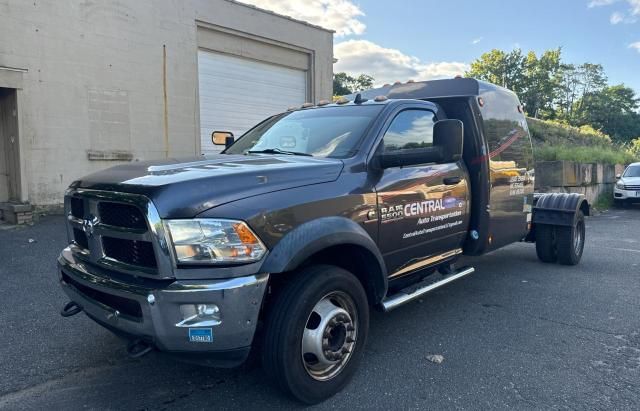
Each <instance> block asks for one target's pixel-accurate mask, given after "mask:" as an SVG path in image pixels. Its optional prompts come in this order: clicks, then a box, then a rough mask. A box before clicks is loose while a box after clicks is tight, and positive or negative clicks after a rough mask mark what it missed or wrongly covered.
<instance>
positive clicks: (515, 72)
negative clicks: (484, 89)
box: [466, 48, 640, 143]
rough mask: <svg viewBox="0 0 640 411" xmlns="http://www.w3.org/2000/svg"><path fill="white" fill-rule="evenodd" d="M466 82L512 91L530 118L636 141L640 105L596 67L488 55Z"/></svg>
mask: <svg viewBox="0 0 640 411" xmlns="http://www.w3.org/2000/svg"><path fill="white" fill-rule="evenodd" d="M466 76H467V77H474V78H477V79H479V80H485V81H489V82H491V83H494V84H498V85H501V86H503V87H506V88H509V89H511V90H513V91H515V92H516V93H517V94H518V96H519V97H520V100H521V101H522V104H523V106H524V108H525V111H526V112H527V114H528V115H529V116H530V117H534V118H538V119H542V120H555V121H559V122H561V123H565V124H569V125H572V126H576V127H581V126H591V127H593V128H594V129H596V130H600V131H602V132H603V133H605V134H608V135H609V136H611V138H612V139H613V140H615V141H617V142H621V143H626V142H630V141H631V140H633V139H634V138H636V137H639V136H640V113H639V112H638V109H639V107H640V99H639V98H637V97H636V94H635V92H634V90H633V89H631V88H629V87H626V86H625V85H624V84H616V85H610V84H609V82H608V78H607V75H606V73H605V71H604V68H603V67H602V65H601V64H594V63H584V64H579V65H576V64H568V63H565V62H563V61H562V49H561V48H557V49H553V50H547V51H545V52H544V53H542V54H541V55H540V56H538V55H536V53H535V52H533V51H530V52H528V53H527V54H524V53H523V52H522V50H520V49H515V50H513V51H510V52H505V51H502V50H495V49H494V50H491V51H490V52H487V53H484V54H483V55H482V56H480V58H479V59H477V60H475V61H474V62H473V63H471V69H470V70H469V71H468V72H467V73H466Z"/></svg>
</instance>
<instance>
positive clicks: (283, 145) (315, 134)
mask: <svg viewBox="0 0 640 411" xmlns="http://www.w3.org/2000/svg"><path fill="white" fill-rule="evenodd" d="M382 107H383V106H382V105H372V106H348V107H325V108H317V109H312V110H300V111H292V112H289V113H284V114H280V115H277V116H274V117H272V118H270V119H268V120H266V121H264V122H263V123H260V124H259V125H257V126H256V127H254V128H253V129H251V130H249V131H248V132H247V133H246V134H244V135H243V136H242V137H241V138H240V139H238V141H236V142H235V143H234V144H233V145H232V146H231V147H229V148H228V149H227V150H225V151H224V154H247V153H265V154H298V155H311V156H316V157H332V158H348V157H352V156H353V155H354V154H355V153H356V152H357V150H358V146H359V145H360V144H359V143H360V140H361V139H362V136H363V134H364V132H365V131H366V129H367V127H368V126H369V124H371V122H372V121H373V119H374V118H375V117H376V116H377V115H378V113H379V112H380V111H381V110H382Z"/></svg>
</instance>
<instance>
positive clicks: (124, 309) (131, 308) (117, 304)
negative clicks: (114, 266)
mask: <svg viewBox="0 0 640 411" xmlns="http://www.w3.org/2000/svg"><path fill="white" fill-rule="evenodd" d="M62 279H63V280H64V282H66V283H67V284H69V285H71V286H72V287H73V288H75V289H76V290H77V291H78V292H79V293H81V294H84V295H85V296H87V297H89V298H91V299H92V300H94V301H97V302H99V303H101V304H104V305H106V306H108V307H111V308H112V309H114V310H118V311H120V313H121V314H124V315H127V316H129V317H131V318H133V319H135V320H138V321H139V320H141V319H142V308H140V304H139V303H138V302H137V301H135V300H131V299H129V298H124V297H119V296H117V295H111V294H107V293H103V292H102V291H98V290H94V289H93V288H89V287H87V286H84V285H82V284H80V283H79V282H77V281H76V280H74V279H72V278H71V277H69V276H68V275H66V274H65V273H64V272H63V273H62Z"/></svg>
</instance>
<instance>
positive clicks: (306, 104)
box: [302, 103, 314, 108]
mask: <svg viewBox="0 0 640 411" xmlns="http://www.w3.org/2000/svg"><path fill="white" fill-rule="evenodd" d="M313 106H314V104H313V103H304V104H303V105H302V108H309V107H313Z"/></svg>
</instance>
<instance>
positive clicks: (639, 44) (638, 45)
mask: <svg viewBox="0 0 640 411" xmlns="http://www.w3.org/2000/svg"><path fill="white" fill-rule="evenodd" d="M629 48H630V49H636V51H637V52H638V53H640V41H636V42H635V43H631V44H629Z"/></svg>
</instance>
